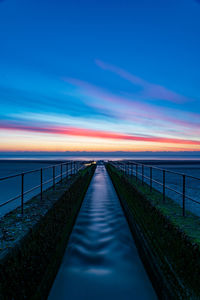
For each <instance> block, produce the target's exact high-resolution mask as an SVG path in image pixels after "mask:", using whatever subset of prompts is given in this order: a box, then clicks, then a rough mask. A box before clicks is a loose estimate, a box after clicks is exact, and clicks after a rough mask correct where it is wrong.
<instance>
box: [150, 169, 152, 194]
mask: <svg viewBox="0 0 200 300" xmlns="http://www.w3.org/2000/svg"><path fill="white" fill-rule="evenodd" d="M150 191H151V192H152V167H150Z"/></svg>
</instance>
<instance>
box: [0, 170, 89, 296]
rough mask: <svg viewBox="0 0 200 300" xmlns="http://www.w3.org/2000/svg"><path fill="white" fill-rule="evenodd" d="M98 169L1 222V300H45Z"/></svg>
mask: <svg viewBox="0 0 200 300" xmlns="http://www.w3.org/2000/svg"><path fill="white" fill-rule="evenodd" d="M94 170H95V166H94V165H93V166H91V167H87V169H85V170H83V171H81V172H79V173H78V174H77V175H75V176H74V177H72V178H71V180H68V181H64V182H62V183H60V184H57V185H56V189H55V190H52V189H49V190H48V191H46V192H44V194H43V199H42V201H40V197H35V198H34V199H32V200H30V201H29V203H27V204H26V206H25V209H24V216H23V218H22V217H21V216H20V214H19V210H15V211H13V212H11V213H10V214H8V215H7V216H5V217H4V218H3V219H2V220H1V223H0V229H1V236H2V238H1V242H2V243H1V248H0V278H1V280H0V299H5V300H7V299H13V300H14V299H46V297H47V295H48V292H49V289H50V287H51V284H52V282H53V280H54V278H55V275H56V273H57V270H58V268H59V264H60V262H61V260H62V256H63V253H64V251H65V248H66V244H67V241H68V238H69V235H70V232H71V230H72V227H73V224H74V221H75V218H76V216H77V213H78V211H79V209H80V205H81V203H82V200H83V198H84V195H85V192H86V190H87V187H88V185H89V183H90V180H91V178H92V176H93V173H94Z"/></svg>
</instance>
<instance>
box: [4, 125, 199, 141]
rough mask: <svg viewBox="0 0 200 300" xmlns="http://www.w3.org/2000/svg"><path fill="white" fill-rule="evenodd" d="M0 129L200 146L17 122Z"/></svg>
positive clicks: (75, 128) (171, 139)
mask: <svg viewBox="0 0 200 300" xmlns="http://www.w3.org/2000/svg"><path fill="white" fill-rule="evenodd" d="M0 129H3V130H11V131H28V132H39V133H44V134H54V135H66V136H78V137H87V138H88V137H89V138H100V139H108V140H113V139H115V140H123V141H139V142H150V143H166V144H182V145H196V146H200V141H197V140H190V139H180V138H166V137H156V136H142V135H141V136H138V135H131V134H123V133H117V132H112V131H102V130H92V129H86V128H79V127H71V126H44V125H42V126H41V125H37V126H34V125H31V126H30V125H25V124H20V122H19V123H17V122H3V121H1V122H0Z"/></svg>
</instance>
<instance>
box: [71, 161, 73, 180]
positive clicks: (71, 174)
mask: <svg viewBox="0 0 200 300" xmlns="http://www.w3.org/2000/svg"><path fill="white" fill-rule="evenodd" d="M72 167H73V162H72V161H71V176H72V174H73V173H72V171H73V170H72Z"/></svg>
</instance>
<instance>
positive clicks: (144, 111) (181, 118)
mask: <svg viewBox="0 0 200 300" xmlns="http://www.w3.org/2000/svg"><path fill="white" fill-rule="evenodd" d="M64 80H65V81H66V82H68V83H70V84H72V85H74V86H76V87H77V88H79V89H80V90H81V92H82V94H84V95H87V96H88V97H90V98H91V101H90V105H91V106H93V107H95V108H99V109H103V108H106V109H110V110H111V111H112V112H115V114H116V117H117V118H118V119H119V120H129V121H132V122H136V123H138V124H143V125H144V124H145V125H148V124H149V125H151V127H152V126H153V125H156V126H163V124H165V125H166V126H168V127H169V126H170V125H174V126H178V127H181V128H182V129H183V128H188V129H189V128H191V129H197V128H199V126H200V115H199V114H198V113H196V114H195V113H188V112H187V113H184V112H182V111H180V110H176V109H169V108H168V109H167V108H163V107H158V106H155V105H152V104H150V103H144V102H142V101H136V100H131V99H129V98H126V97H121V96H118V95H115V94H112V93H111V92H109V91H107V90H104V89H103V88H100V87H97V86H95V85H92V84H91V83H89V82H85V81H83V80H79V79H75V78H64ZM94 99H95V100H94ZM88 105H89V103H88Z"/></svg>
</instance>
